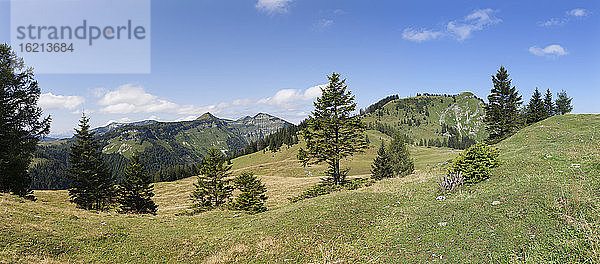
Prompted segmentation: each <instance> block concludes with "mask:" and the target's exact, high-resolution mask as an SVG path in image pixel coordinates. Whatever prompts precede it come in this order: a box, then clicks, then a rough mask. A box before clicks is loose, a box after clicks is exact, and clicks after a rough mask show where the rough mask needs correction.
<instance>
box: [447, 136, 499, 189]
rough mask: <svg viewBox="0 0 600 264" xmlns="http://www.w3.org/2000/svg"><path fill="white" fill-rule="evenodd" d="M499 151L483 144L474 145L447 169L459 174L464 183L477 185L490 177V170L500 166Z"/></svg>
mask: <svg viewBox="0 0 600 264" xmlns="http://www.w3.org/2000/svg"><path fill="white" fill-rule="evenodd" d="M498 156H500V151H499V150H498V149H496V148H494V147H490V146H488V145H486V144H484V143H481V144H477V145H474V146H472V147H470V148H469V149H467V150H466V151H465V152H463V153H461V154H460V155H459V156H458V157H457V158H456V159H454V161H453V162H452V166H451V167H450V168H449V172H451V173H461V174H462V175H463V177H464V180H465V183H478V182H481V181H483V180H485V179H488V178H489V177H490V176H491V175H492V169H493V168H496V167H498V166H500V159H499V158H498Z"/></svg>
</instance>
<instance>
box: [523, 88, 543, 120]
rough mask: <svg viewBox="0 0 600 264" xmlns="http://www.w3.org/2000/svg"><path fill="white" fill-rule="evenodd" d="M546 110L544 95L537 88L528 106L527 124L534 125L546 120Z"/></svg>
mask: <svg viewBox="0 0 600 264" xmlns="http://www.w3.org/2000/svg"><path fill="white" fill-rule="evenodd" d="M546 114H547V112H546V108H545V107H544V101H542V95H541V94H540V91H539V90H538V88H535V91H534V92H533V96H532V97H531V100H530V101H529V104H528V105H527V123H529V124H532V123H535V122H539V121H542V120H544V118H546Z"/></svg>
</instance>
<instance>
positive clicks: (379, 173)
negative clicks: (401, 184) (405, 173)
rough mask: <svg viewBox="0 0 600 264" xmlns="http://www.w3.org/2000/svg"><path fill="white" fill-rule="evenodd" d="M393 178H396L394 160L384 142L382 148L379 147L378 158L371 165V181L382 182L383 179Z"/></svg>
mask: <svg viewBox="0 0 600 264" xmlns="http://www.w3.org/2000/svg"><path fill="white" fill-rule="evenodd" d="M391 177H394V168H393V164H392V158H391V157H390V155H389V153H388V151H387V149H386V147H385V144H384V142H383V140H382V141H381V147H379V150H378V151H377V157H375V160H374V161H373V164H371V179H373V180H381V179H383V178H391Z"/></svg>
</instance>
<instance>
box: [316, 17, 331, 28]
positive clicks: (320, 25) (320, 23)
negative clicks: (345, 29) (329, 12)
mask: <svg viewBox="0 0 600 264" xmlns="http://www.w3.org/2000/svg"><path fill="white" fill-rule="evenodd" d="M332 25H333V20H331V19H321V20H319V21H318V22H317V24H316V25H315V27H316V28H317V29H320V30H325V29H327V28H329V27H331V26H332Z"/></svg>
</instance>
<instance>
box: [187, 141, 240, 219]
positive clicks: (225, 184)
mask: <svg viewBox="0 0 600 264" xmlns="http://www.w3.org/2000/svg"><path fill="white" fill-rule="evenodd" d="M225 162H226V161H225V157H224V155H223V154H222V153H221V151H219V150H218V149H215V148H213V149H210V150H209V151H208V154H207V156H206V157H205V158H204V160H203V161H202V164H201V167H200V175H198V182H197V183H196V184H194V186H195V187H196V190H194V191H193V192H192V195H191V198H192V202H193V204H192V208H193V209H194V210H195V211H198V212H202V211H207V210H211V209H214V208H217V207H219V206H222V205H224V204H225V203H226V202H227V201H228V200H229V198H230V197H231V192H232V191H233V186H231V184H230V181H231V180H229V179H227V178H228V177H229V175H230V173H229V170H230V169H231V166H228V165H226V164H225Z"/></svg>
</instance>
